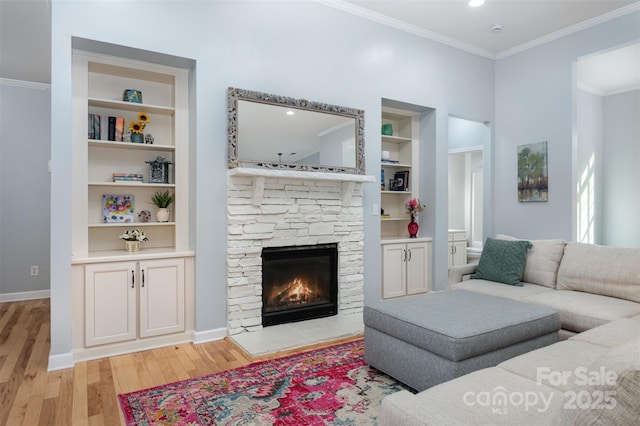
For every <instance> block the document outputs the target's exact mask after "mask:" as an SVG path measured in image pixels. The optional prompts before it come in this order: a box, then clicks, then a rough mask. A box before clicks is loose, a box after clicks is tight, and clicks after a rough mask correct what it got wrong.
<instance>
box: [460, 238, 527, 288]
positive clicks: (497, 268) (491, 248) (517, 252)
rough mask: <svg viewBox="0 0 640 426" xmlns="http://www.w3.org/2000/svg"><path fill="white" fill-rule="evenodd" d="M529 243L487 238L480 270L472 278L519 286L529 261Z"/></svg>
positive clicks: (481, 257) (479, 265)
mask: <svg viewBox="0 0 640 426" xmlns="http://www.w3.org/2000/svg"><path fill="white" fill-rule="evenodd" d="M531 247H533V245H532V244H531V243H530V242H529V241H522V240H518V241H505V240H494V239H493V238H487V241H486V242H485V243H484V247H483V248H482V255H481V256H480V262H479V263H478V269H477V270H476V273H475V274H473V275H472V276H471V278H477V279H482V280H489V281H497V282H500V283H504V284H511V285H519V286H521V285H522V284H521V283H520V280H521V279H522V272H523V271H524V263H525V261H526V259H527V250H529V249H530V248H531Z"/></svg>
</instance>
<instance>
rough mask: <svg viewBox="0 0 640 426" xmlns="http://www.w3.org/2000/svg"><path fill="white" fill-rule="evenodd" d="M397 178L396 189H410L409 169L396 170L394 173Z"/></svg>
mask: <svg viewBox="0 0 640 426" xmlns="http://www.w3.org/2000/svg"><path fill="white" fill-rule="evenodd" d="M394 178H395V180H396V189H395V190H396V191H408V190H409V170H404V171H401V172H396V174H395V175H394Z"/></svg>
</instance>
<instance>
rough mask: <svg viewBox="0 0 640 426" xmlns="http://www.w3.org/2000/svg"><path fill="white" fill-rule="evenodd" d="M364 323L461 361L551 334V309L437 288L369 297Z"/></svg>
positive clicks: (554, 325)
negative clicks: (390, 296) (375, 299)
mask: <svg viewBox="0 0 640 426" xmlns="http://www.w3.org/2000/svg"><path fill="white" fill-rule="evenodd" d="M363 320H364V325H365V327H370V328H373V329H375V330H378V331H380V332H382V333H385V334H388V335H390V336H394V337H396V338H398V339H401V340H403V341H405V342H408V343H410V344H412V345H414V346H416V347H418V348H422V349H425V350H427V351H429V352H433V353H435V354H437V355H439V356H441V357H444V358H446V359H449V360H451V361H461V360H464V359H467V358H471V357H474V356H477V355H481V354H485V353H488V352H491V351H495V350H497V349H501V348H504V347H508V346H511V345H513V344H516V343H520V342H524V341H527V340H531V339H535V338H537V337H540V336H545V335H547V334H549V333H556V332H557V331H558V329H559V328H560V320H559V318H558V313H557V312H555V311H554V310H553V309H549V308H545V307H542V306H535V305H532V304H530V303H522V302H518V301H515V300H505V299H503V298H500V297H492V296H489V295H486V294H481V293H476V292H472V291H465V290H448V291H437V292H431V293H426V294H419V295H415V296H411V297H405V298H398V299H390V300H383V301H378V302H372V303H370V304H368V305H367V306H365V307H364V311H363Z"/></svg>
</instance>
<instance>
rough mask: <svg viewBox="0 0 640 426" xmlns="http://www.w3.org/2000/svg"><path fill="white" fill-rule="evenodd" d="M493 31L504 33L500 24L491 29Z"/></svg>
mask: <svg viewBox="0 0 640 426" xmlns="http://www.w3.org/2000/svg"><path fill="white" fill-rule="evenodd" d="M491 31H492V32H494V33H499V32H500V31H502V25H500V24H496V25H494V26H493V27H491Z"/></svg>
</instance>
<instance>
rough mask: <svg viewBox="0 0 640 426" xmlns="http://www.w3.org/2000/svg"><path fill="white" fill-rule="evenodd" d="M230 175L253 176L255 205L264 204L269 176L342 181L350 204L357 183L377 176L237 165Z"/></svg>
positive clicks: (345, 196) (346, 203)
mask: <svg viewBox="0 0 640 426" xmlns="http://www.w3.org/2000/svg"><path fill="white" fill-rule="evenodd" d="M227 174H228V176H245V177H251V178H252V180H253V184H252V185H251V188H252V194H251V203H252V204H253V205H254V206H259V205H261V204H262V198H263V195H264V183H265V180H266V179H267V178H270V179H302V180H324V181H338V182H342V204H343V205H348V204H349V202H350V200H351V193H352V191H353V187H354V185H355V184H356V183H369V182H375V181H376V178H375V177H374V176H371V175H356V174H348V173H323V172H304V171H297V170H274V169H257V168H255V169H254V168H251V167H236V168H233V169H229V171H228V173H227Z"/></svg>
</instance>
